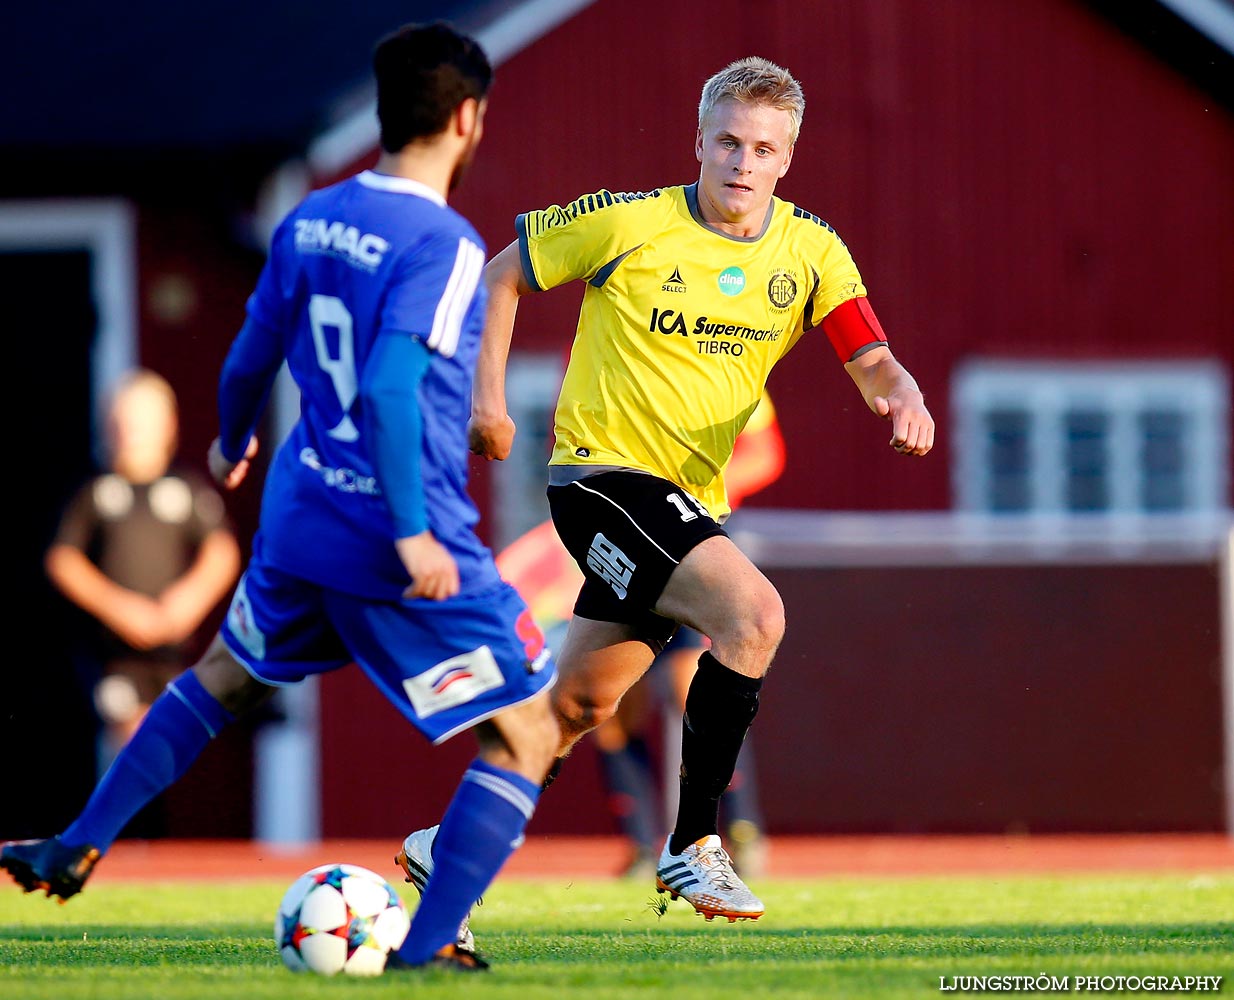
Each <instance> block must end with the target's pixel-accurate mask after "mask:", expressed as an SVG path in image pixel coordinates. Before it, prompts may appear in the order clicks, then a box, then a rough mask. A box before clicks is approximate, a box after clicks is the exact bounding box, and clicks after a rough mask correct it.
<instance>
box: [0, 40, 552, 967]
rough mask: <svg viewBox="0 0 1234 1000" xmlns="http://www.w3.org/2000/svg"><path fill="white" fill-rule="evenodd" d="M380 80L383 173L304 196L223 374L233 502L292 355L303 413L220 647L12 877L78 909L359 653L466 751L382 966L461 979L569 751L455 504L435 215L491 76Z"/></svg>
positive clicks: (470, 262) (469, 331)
mask: <svg viewBox="0 0 1234 1000" xmlns="http://www.w3.org/2000/svg"><path fill="white" fill-rule="evenodd" d="M374 69H375V73H376V77H377V90H378V102H377V113H378V118H379V119H380V122H381V135H382V138H381V143H382V149H383V153H382V155H381V158H380V160H379V162H378V164H377V167H376V169H375V170H374V171H365V172H363V173H360V174H358V175H356V176H354V177H352V178H350V179H348V180H346V181H343V182H342V183H340V184H337V185H334V186H333V187H330V188H327V189H325V190H323V191H318V192H315V193H313V194H310V195H309V196H308V197H307V198H306V199H305V200H304V201H303V202H302V203H301V204H300V206H299V207H298V208H296V209H295V210H294V211H293V212H292V213H291V214H290V215H289V216H288V217H287V218H286V219H285V220H284V221H283V223H282V224H281V225H280V226H279V228H278V230H277V232H276V233H275V235H274V239H273V243H272V246H271V252H270V258H269V260H268V262H267V264H266V267H265V269H264V271H263V272H262V275H261V278H260V280H259V281H258V284H257V288H256V291H255V292H254V293H253V295H252V297H251V298H250V299H249V303H248V317H247V321H246V322H245V324H244V326H243V328H242V329H241V331H240V333H239V335H238V336H237V338H236V340H235V343H234V344H233V345H232V348H231V351H230V353H229V354H228V357H227V360H226V363H225V364H224V367H223V373H222V378H221V381H220V385H219V410H220V422H221V431H220V434H219V437H218V439H217V440H216V441H215V442H214V444H213V445H212V447H211V453H210V466H211V471H212V472H213V473H214V475H215V477H216V478H218V479H219V480H220V482H222V483H223V484H224V485H226V486H228V487H230V488H235V487H236V486H237V485H239V484H240V482H241V481H242V480H243V479H244V478H245V475H246V473H247V471H248V468H249V461H250V459H251V458H252V455H253V454H254V453H255V450H256V438H255V437H254V430H255V427H256V424H257V421H258V418H259V417H260V415H261V413H262V411H263V409H264V406H265V402H266V399H267V396H268V394H269V391H270V387H271V384H272V383H273V381H274V378H275V376H276V374H277V372H278V370H279V368H280V366H281V365H282V363H283V361H284V360H286V361H287V363H288V365H289V367H290V369H291V373H292V375H293V377H294V378H295V380H296V383H297V385H298V386H299V388H300V392H301V396H302V406H301V416H300V420H299V422H298V423H297V424H296V426H295V428H294V429H293V430H292V432H291V435H290V437H289V438H288V440H287V442H286V443H285V444H284V445H283V446H282V447H281V448H280V449H279V451H278V454H277V455H276V456H275V458H274V460H273V463H272V466H271V469H270V472H269V475H268V477H267V481H266V488H265V495H264V497H263V501H262V514H261V525H260V530H259V532H258V534H257V537H256V538H255V539H254V542H253V554H252V559H251V561H250V563H249V566H248V569H247V571H246V573H245V575H244V577H243V578H242V579H241V581H240V583H239V585H238V586H237V588H236V593H235V596H234V598H233V600H232V603H231V607H230V609H229V611H228V614H227V618H226V621H225V623H224V625H223V627H222V629H221V630H220V634H219V636H218V638H217V639H216V640H215V642H214V644H213V645H212V646H211V648H210V649H209V651H208V652H207V653H206V654H205V656H204V657H203V659H202V660H201V661H200V662H199V663H198V664H197V665H196V666H195V667H193V669H192V670H190V671H187V672H186V673H184V674H182V675H181V676H180V677H178V678H177V679H176V680H174V681H173V682H172V683H170V684H169V685H168V687H167V689H166V691H165V692H164V694H163V695H162V696H161V697H160V698H159V699H158V701H156V703H155V704H154V705H153V706H152V707H151V709H150V712H149V714H148V715H147V717H146V720H145V722H144V723H143V725H142V726H141V728H140V729H139V730H138V732H137V733H136V735H135V736H134V737H133V739H132V741H131V742H130V743H129V744H128V746H127V747H126V748H125V750H124V751H123V752H122V753H121V754H120V756H119V757H118V758H117V760H116V762H115V763H114V765H113V766H112V768H111V770H110V771H109V772H108V773H107V775H106V776H105V777H104V778H103V780H102V781H101V782H100V784H99V787H98V788H97V789H96V790H95V792H94V794H93V796H92V797H91V798H90V801H89V802H88V803H87V805H86V808H85V810H84V811H83V812H82V814H81V815H80V816H79V817H78V819H77V820H75V821H74V822H73V823H72V824H71V825H70V826H69V827H68V828H67V829H66V830H65V831H64V832H63V833H62V834H60V835H59V836H58V837H54V838H51V839H49V840H38V841H24V842H19V843H13V844H8V845H5V847H4V848H3V850H2V852H0V866H2V867H4V868H6V869H7V870H8V871H9V873H10V874H11V875H12V876H13V877H14V878H15V879H16V880H17V881H18V882H19V883H20V884H21V885H22V886H24V887H25V888H26V890H27V891H30V890H32V889H35V888H41V889H44V890H45V891H46V892H47V894H48V895H49V896H51V895H57V896H60V897H61V898H64V899H67V898H68V897H69V896H72V895H73V894H75V893H76V892H78V891H80V889H81V888H82V885H83V883H84V882H85V880H86V878H87V877H88V876H89V874H90V872H91V870H92V869H93V867H94V865H95V864H96V862H97V861H98V859H99V858H100V857H101V856H102V855H103V854H104V853H105V852H106V851H107V849H108V848H109V847H110V846H111V844H112V842H113V841H114V840H115V838H116V837H117V836H118V834H119V833H120V830H121V829H122V828H123V826H124V825H125V823H126V822H127V821H128V820H129V818H130V817H131V816H132V815H133V814H135V813H136V812H137V810H138V809H139V808H140V807H141V806H142V805H143V804H144V803H145V802H147V801H148V800H149V799H151V798H152V797H153V796H154V795H155V794H157V793H158V792H159V791H161V790H162V789H164V788H165V787H167V786H168V785H169V784H171V783H172V782H173V781H174V780H176V778H178V777H179V775H180V774H182V773H183V771H184V770H185V769H186V768H187V767H188V766H189V764H190V763H191V762H192V761H193V760H194V759H195V758H196V757H197V755H198V754H199V753H200V752H201V750H202V749H203V748H204V747H205V745H206V744H207V742H208V741H209V740H210V738H212V737H213V736H214V735H215V734H216V733H217V732H218V731H219V730H220V729H221V728H222V727H223V726H224V725H226V724H227V723H228V722H229V721H231V720H232V718H233V717H234V716H235V715H236V714H239V713H241V712H244V711H247V710H249V709H251V708H253V707H254V706H255V705H257V704H259V703H261V702H263V701H264V700H265V699H266V698H268V697H269V696H270V695H271V694H272V693H273V692H274V690H275V688H276V687H277V686H279V685H285V684H291V683H294V682H296V681H299V680H302V679H304V678H305V677H307V676H310V675H313V674H319V673H323V672H326V671H329V670H335V669H338V668H339V667H342V666H344V665H346V664H347V663H349V662H351V661H352V660H354V661H355V662H356V663H358V664H359V665H360V667H361V668H362V669H363V670H364V671H365V673H366V674H367V675H368V676H369V678H370V680H372V682H373V683H374V684H375V685H376V686H377V687H378V688H379V689H380V690H381V691H382V693H383V694H385V696H386V697H387V698H389V699H390V701H391V702H393V703H394V704H395V705H396V706H397V707H398V708H399V710H400V711H402V712H403V714H404V715H405V716H407V718H408V719H409V720H410V721H411V722H412V724H413V725H415V726H416V727H417V728H418V729H419V730H420V731H421V732H422V733H424V734H425V735H426V736H427V737H428V738H429V739H431V740H432V741H433V742H434V743H439V742H441V741H443V740H445V739H447V738H449V737H450V736H453V735H454V734H455V733H458V732H460V731H462V730H464V729H469V728H470V729H473V730H474V731H475V733H476V736H477V738H478V741H479V745H480V749H479V753H478V755H477V757H476V758H475V760H474V761H473V762H472V763H471V766H470V767H469V768H468V770H467V771H466V772H465V773H464V775H463V777H462V780H461V782H460V783H459V787H458V790H457V792H456V794H455V796H454V799H453V802H452V803H451V805H450V807H449V810H448V811H447V813H446V816H445V818H444V819H443V821H442V823H441V827H440V830H439V831H438V832H437V836H436V841H435V844H434V849H433V858H432V860H433V863H434V873H433V876H432V878H430V879H427V884H426V885H424V887H423V898H422V900H421V903H420V907H419V909H418V910H417V912H416V914H415V918H414V920H413V922H412V925H411V931H410V932H409V934H408V936H407V940H406V941H405V942H404V944H403V945H402V947H401V948H400V949H399V950H398V951H397V952H396V953H394V954H392V955H391V964H392V965H393V966H396V967H398V966H414V967H420V966H425V965H445V966H448V967H451V968H455V969H460V970H469V971H470V970H475V969H481V968H484V967H486V963H484V962H483V960H481V959H480V958H479V957H478V956H477V955H476V954H475V952H474V950H473V949H471V948H469V947H467V945H468V944H469V943H470V941H471V938H470V934H469V932H467V931H466V928H465V926H463V927H460V925H461V924H463V923H464V921H465V918H466V914H467V911H468V910H469V908H470V907H471V904H472V903H473V902H474V901H475V900H476V899H477V898H478V897H479V896H480V895H481V894H482V892H483V891H484V890H485V888H487V886H488V884H489V882H490V881H491V880H492V878H493V876H494V875H495V874H496V873H497V871H498V869H499V868H500V867H501V865H502V864H503V863H504V862H505V860H506V858H507V857H508V856H509V854H510V853H511V851H512V850H513V849H514V847H515V846H516V845H517V844H518V843H519V842H520V841H521V838H522V832H523V828H524V826H525V824H526V822H527V820H528V818H529V817H530V816H531V813H532V810H533V808H534V806H535V803H536V800H537V798H538V795H539V792H540V786H541V782H542V781H543V779H544V777H545V773H546V771H547V769H548V767H549V764H550V762H551V761H552V759H553V756H554V753H555V751H556V747H557V743H558V738H559V734H558V729H557V725H556V723H555V721H554V719H553V715H552V713H551V711H550V709H549V704H548V698H547V691H548V689H549V687H550V686H551V684H552V682H553V680H554V679H555V667H554V665H553V663H552V661H551V659H550V657H549V654H548V651H547V650H546V649H545V648H544V643H543V639H542V637H541V636H540V634H539V632H538V630H537V629H536V627H535V626H534V624H532V621H531V617H530V614H529V613H528V611H527V609H526V606H525V605H524V604H523V602H522V600H521V599H520V598H519V596H518V594H517V593H516V592H515V590H514V589H513V588H512V587H510V586H509V585H508V584H506V583H504V582H503V581H502V580H501V579H500V577H499V576H498V574H497V570H496V567H495V566H494V563H493V559H492V557H491V555H490V553H489V552H488V550H487V549H486V548H485V547H484V546H483V545H481V544H480V542H479V540H478V539H477V538H476V536H475V534H474V531H473V528H474V525H475V523H476V521H477V519H478V514H477V512H476V509H475V506H474V505H473V504H472V502H471V500H470V498H469V497H468V496H467V493H466V478H467V438H466V434H467V430H466V428H467V420H468V415H469V413H470V405H471V404H470V393H471V380H472V372H473V369H474V366H475V362H476V354H477V351H478V349H479V342H480V333H481V328H482V325H483V317H484V309H485V292H484V286H483V283H482V282H481V281H480V276H481V271H482V269H483V265H484V259H485V255H484V247H483V244H482V243H481V241H480V238H479V237H478V236H477V235H476V232H475V230H474V229H473V228H472V227H471V226H470V225H469V224H468V223H467V222H466V221H465V220H464V219H463V218H462V217H461V216H460V215H458V214H457V213H456V212H454V211H453V210H452V209H450V208H449V207H448V206H447V204H446V198H447V195H448V194H449V192H450V191H451V189H453V187H454V186H455V185H456V184H457V183H458V181H459V179H460V178H461V176H462V174H463V172H464V171H465V169H466V167H467V165H468V164H469V162H470V161H471V158H472V156H473V154H474V152H475V149H476V145H477V144H478V143H479V141H480V136H481V133H482V130H483V118H484V110H485V97H486V93H487V90H488V87H489V83H490V80H491V76H492V71H491V69H490V67H489V63H488V61H487V59H486V57H485V55H484V53H483V52H482V51H481V50H480V48H479V47H478V46H477V45H476V44H475V43H474V42H473V41H471V40H470V39H468V38H466V37H464V36H461V35H459V34H457V33H456V32H454V31H453V30H452V29H450V28H448V27H446V26H445V25H441V24H437V25H429V26H414V25H413V26H408V27H406V28H403V29H401V30H400V31H398V32H396V33H395V34H393V35H391V36H389V37H388V38H386V39H384V40H383V41H382V42H381V43H380V44H379V45H378V47H377V49H376V52H375V56H374ZM464 934H465V935H466V936H464ZM459 943H461V944H462V947H459Z"/></svg>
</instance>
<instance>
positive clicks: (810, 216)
mask: <svg viewBox="0 0 1234 1000" xmlns="http://www.w3.org/2000/svg"><path fill="white" fill-rule="evenodd" d="M793 215H795V216H796V217H797V218H799V219H807V220H809V221H810V222H813V223H814V224H815V225H816V226H822V227H823V228H824V229H825V230H827V232H829V233H831V235H832V236H838V235H839V234H838V233H837V232H836V231H835V230H834V229H832V228H831V225H830V224H829V223H827V222H824V221H823V220H822V219H820V218H819V217H818V216H817V215H815V214H814V213H813V212H807V211H806V210H805V209H804V208H798V207H797V206H796V205H794V206H793Z"/></svg>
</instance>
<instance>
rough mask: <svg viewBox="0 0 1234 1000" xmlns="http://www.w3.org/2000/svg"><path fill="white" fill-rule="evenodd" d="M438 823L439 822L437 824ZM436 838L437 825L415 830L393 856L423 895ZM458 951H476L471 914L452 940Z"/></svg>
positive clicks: (471, 952) (408, 878)
mask: <svg viewBox="0 0 1234 1000" xmlns="http://www.w3.org/2000/svg"><path fill="white" fill-rule="evenodd" d="M438 825H440V824H438ZM436 838H437V827H436V826H430V827H429V828H428V829H427V830H417V831H416V832H415V833H412V834H408V836H407V839H406V840H404V841H403V849H402V850H401V851H399V852H398V854H396V855H395V856H394V860H395V862H396V863H397V864H398V866H399V867H400V868H402V869H403V872H404V874H405V875H406V876H407V881H408V882H410V883H411V884H412V885H414V886H415V887H416V892H418V893H419V894H420V895H421V896H423V895H424V887H425V886H426V885H428V880H429V878H430V877H431V876H432V874H433V841H434V840H435V839H436ZM454 944H455V947H457V948H458V950H459V951H465V952H467V953H468V954H471V955H474V954H475V953H476V937H475V935H474V934H472V933H471V914H470V913H468V914H467V916H465V917H463V922H462V923H461V924H459V925H458V937H456V938H455V940H454Z"/></svg>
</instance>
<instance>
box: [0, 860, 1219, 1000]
mask: <svg viewBox="0 0 1234 1000" xmlns="http://www.w3.org/2000/svg"><path fill="white" fill-rule="evenodd" d="M285 888H286V887H285V886H284V885H282V884H277V885H276V884H270V883H247V884H242V883H235V884H219V883H209V884H207V883H180V884H158V885H150V886H139V885H130V884H106V883H104V884H100V885H95V886H91V887H90V889H88V890H87V891H86V892H85V893H84V894H83V895H81V896H79V897H77V898H75V899H73V900H72V901H71V902H69V903H68V904H67V905H64V906H60V905H57V904H55V903H53V902H51V901H48V900H46V899H44V898H43V897H42V896H37V897H36V896H25V895H22V894H21V893H20V892H19V891H17V890H16V889H11V888H10V887H9V886H7V885H6V886H4V887H2V888H0V997H2V998H4V1000H27V998H39V1000H53V998H54V1000H75V998H85V997H90V998H100V1000H104V998H125V1000H130V998H147V997H148V998H158V1000H184V998H190V997H209V998H211V1000H230V998H235V1000H242V998H243V1000H264V998H279V1000H284V998H289V997H294V998H297V1000H298V998H300V997H326V996H329V997H347V998H348V1000H359V998H366V997H370V996H408V995H413V994H414V995H415V996H416V997H444V996H460V995H465V996H467V997H472V996H476V997H494V998H511V1000H513V998H517V1000H550V998H551V1000H561V998H562V996H563V995H568V994H566V993H565V992H564V991H577V995H579V996H587V997H648V996H668V995H670V994H671V995H672V996H673V997H674V998H698V1000H702V998H715V997H739V996H740V997H752V996H756V995H757V994H758V993H760V992H767V991H770V990H774V992H775V995H776V996H777V997H802V998H805V997H811V998H815V997H820V996H862V997H900V996H915V997H921V996H927V995H931V994H933V995H943V994H942V993H940V989H939V986H940V977H941V978H942V979H943V980H944V981H946V982H950V981H951V977H953V976H1002V975H1007V976H1014V975H1024V976H1037V975H1039V974H1041V973H1045V974H1046V975H1050V976H1056V977H1061V976H1068V977H1071V981H1072V982H1073V981H1074V977H1075V976H1077V975H1084V976H1091V975H1097V976H1101V975H1109V976H1118V975H1124V976H1146V975H1158V974H1167V975H1174V974H1177V975H1180V976H1186V975H1193V976H1195V975H1224V976H1227V977H1232V976H1234V874H1229V873H1224V874H1221V875H1219V876H1195V875H1180V876H1169V875H1126V876H1108V875H1103V876H1100V877H1098V876H1076V877H1066V878H1039V877H1029V876H1008V877H997V878H994V877H990V878H954V877H953V878H928V879H927V878H920V879H874V878H862V879H855V878H842V879H834V878H833V879H812V880H809V881H805V882H797V883H790V882H786V881H779V882H760V883H759V885H758V889H759V890H760V895H761V896H762V898H763V900H764V902H765V903H766V904H767V908H768V914H767V916H766V917H764V918H763V919H762V920H760V921H759V922H757V923H748V922H746V923H739V924H728V923H727V922H725V921H721V920H717V921H715V922H713V923H706V922H704V921H703V919H702V918H701V917H698V916H695V915H694V914H693V912H692V911H691V910H690V908H689V907H688V906H687V905H686V904H685V903H683V902H677V903H673V904H671V905H670V906H669V908H668V910H667V912H665V913H664V914H663V915H659V914H657V912H656V907H655V906H654V900H655V899H658V898H659V897H657V896H656V895H655V893H654V892H652V891H650V890H648V889H646V888H645V887H643V886H642V885H641V884H635V883H629V882H620V881H605V882H589V883H585V882H573V883H566V882H565V881H564V880H556V881H554V880H545V881H542V882H515V881H506V882H503V883H499V884H498V886H497V887H496V888H495V889H494V890H493V891H492V892H491V893H490V894H489V897H488V899H487V900H486V902H485V905H484V906H483V907H482V908H481V909H480V910H479V911H477V915H476V917H475V918H474V922H473V926H474V928H475V930H476V934H477V939H478V941H479V946H480V949H481V951H482V952H483V953H484V954H485V955H486V956H487V957H488V958H489V959H490V960H491V961H492V962H493V963H494V970H493V972H492V973H491V974H489V975H487V976H468V977H460V976H457V975H443V974H436V975H432V976H423V975H419V976H417V975H411V974H407V973H398V974H390V975H386V976H382V977H380V978H378V979H372V980H364V979H354V978H346V979H345V978H344V977H337V978H335V979H325V978H321V977H317V976H312V975H308V974H304V975H293V974H292V973H290V972H288V971H286V970H285V969H284V968H283V966H282V964H281V962H280V960H279V957H278V955H277V953H276V952H275V949H274V946H273V942H272V939H271V923H272V920H273V914H274V910H275V907H276V906H277V903H278V900H279V898H280V897H281V895H282V892H283V890H284V889H285ZM411 895H412V896H413V897H414V893H412V894H411ZM409 901H410V900H409ZM948 992H950V991H948ZM1221 992H1223V993H1225V994H1227V995H1229V994H1231V993H1232V992H1234V985H1232V984H1231V983H1229V982H1223V983H1222V988H1221Z"/></svg>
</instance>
